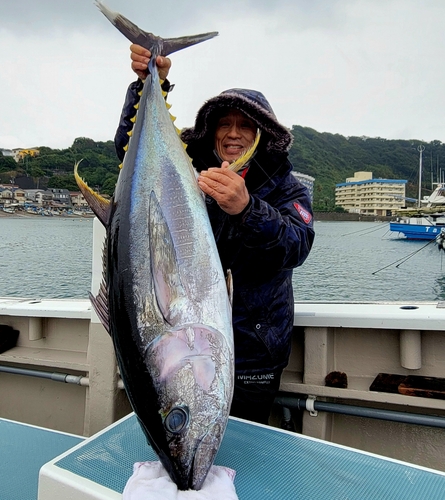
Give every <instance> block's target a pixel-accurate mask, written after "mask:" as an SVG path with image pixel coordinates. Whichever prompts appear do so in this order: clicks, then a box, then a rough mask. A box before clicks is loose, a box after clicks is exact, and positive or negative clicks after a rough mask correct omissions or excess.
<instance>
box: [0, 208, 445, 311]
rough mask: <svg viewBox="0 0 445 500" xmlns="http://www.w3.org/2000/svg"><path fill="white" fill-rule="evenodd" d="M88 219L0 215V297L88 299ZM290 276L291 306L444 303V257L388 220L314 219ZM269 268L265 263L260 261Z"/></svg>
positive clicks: (90, 236)
mask: <svg viewBox="0 0 445 500" xmlns="http://www.w3.org/2000/svg"><path fill="white" fill-rule="evenodd" d="M92 229H93V219H91V218H77V219H76V218H63V217H38V216H30V217H14V216H3V217H0V297H23V298H87V297H88V291H89V290H90V287H91V260H92V255H91V252H92ZM315 231H316V238H315V243H314V247H313V249H312V252H311V254H310V256H309V257H308V259H307V260H306V262H305V263H304V264H303V266H301V267H299V268H297V269H296V270H295V271H294V279H293V281H294V293H295V300H296V301H339V302H356V301H404V302H409V301H412V302H414V301H437V300H445V261H444V258H445V253H444V252H439V251H438V249H437V246H436V245H435V243H434V242H433V243H431V244H428V243H427V242H424V241H423V242H418V241H406V240H403V239H401V238H399V237H398V236H397V235H395V234H394V233H390V232H389V223H385V222H325V221H323V222H317V221H316V222H315ZM265 265H267V263H265Z"/></svg>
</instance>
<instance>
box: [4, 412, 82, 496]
mask: <svg viewBox="0 0 445 500" xmlns="http://www.w3.org/2000/svg"><path fill="white" fill-rule="evenodd" d="M83 439H84V438H82V437H80V436H73V435H71V434H64V433H61V432H56V431H51V430H47V429H43V428H41V427H34V426H31V425H26V424H21V423H19V422H13V421H11V420H4V419H0V500H36V499H37V486H38V480H39V470H40V467H42V465H44V464H45V463H46V462H49V461H50V460H52V459H54V458H55V457H57V456H59V455H60V454H62V453H63V452H65V451H66V450H68V449H70V448H72V447H73V446H75V445H76V444H78V443H80V442H81V441H83Z"/></svg>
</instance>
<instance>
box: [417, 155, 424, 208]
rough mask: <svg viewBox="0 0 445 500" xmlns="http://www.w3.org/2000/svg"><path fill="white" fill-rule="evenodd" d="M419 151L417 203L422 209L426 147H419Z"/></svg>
mask: <svg viewBox="0 0 445 500" xmlns="http://www.w3.org/2000/svg"><path fill="white" fill-rule="evenodd" d="M417 151H418V152H419V198H418V201H417V208H420V207H421V205H422V203H421V201H420V200H421V196H422V153H423V152H424V151H425V146H422V145H419V146H418V147H417Z"/></svg>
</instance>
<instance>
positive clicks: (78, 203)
mask: <svg viewBox="0 0 445 500" xmlns="http://www.w3.org/2000/svg"><path fill="white" fill-rule="evenodd" d="M70 197H71V203H72V204H73V206H74V207H88V203H87V201H86V200H85V197H84V195H83V194H82V193H81V192H80V191H71V192H70Z"/></svg>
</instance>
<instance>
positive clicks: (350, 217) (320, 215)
mask: <svg viewBox="0 0 445 500" xmlns="http://www.w3.org/2000/svg"><path fill="white" fill-rule="evenodd" d="M0 217H11V218H16V219H20V218H23V217H26V218H30V219H32V218H40V217H48V218H52V217H55V218H56V219H57V218H65V219H94V217H95V215H94V214H84V215H79V214H61V215H53V216H42V215H40V214H30V213H28V212H22V211H18V212H15V213H13V214H9V213H7V212H3V210H0ZM314 220H315V221H336V222H342V221H344V222H354V221H357V222H378V221H380V222H390V221H394V220H396V216H395V215H393V216H382V215H360V214H350V213H341V212H314Z"/></svg>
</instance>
